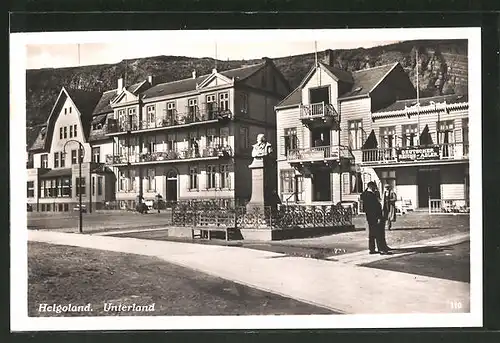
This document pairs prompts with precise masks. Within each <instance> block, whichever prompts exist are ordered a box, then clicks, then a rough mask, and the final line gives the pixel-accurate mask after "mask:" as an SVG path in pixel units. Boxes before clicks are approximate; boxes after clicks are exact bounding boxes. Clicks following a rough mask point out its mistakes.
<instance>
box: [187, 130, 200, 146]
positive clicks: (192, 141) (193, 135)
mask: <svg viewBox="0 0 500 343" xmlns="http://www.w3.org/2000/svg"><path fill="white" fill-rule="evenodd" d="M188 146H189V149H198V148H199V145H198V131H196V130H193V131H189V145H188Z"/></svg>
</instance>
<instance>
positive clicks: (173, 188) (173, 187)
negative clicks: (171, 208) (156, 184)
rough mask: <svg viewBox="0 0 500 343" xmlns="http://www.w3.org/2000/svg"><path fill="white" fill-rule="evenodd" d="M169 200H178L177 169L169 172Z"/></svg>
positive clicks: (167, 196) (167, 195)
mask: <svg viewBox="0 0 500 343" xmlns="http://www.w3.org/2000/svg"><path fill="white" fill-rule="evenodd" d="M165 198H166V200H167V202H175V201H177V172H176V171H175V170H170V171H169V172H168V173H167V194H166V197H165Z"/></svg>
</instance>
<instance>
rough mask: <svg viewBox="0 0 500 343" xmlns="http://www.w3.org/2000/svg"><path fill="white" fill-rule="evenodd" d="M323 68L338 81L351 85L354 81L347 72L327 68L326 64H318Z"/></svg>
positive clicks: (331, 67) (330, 67)
mask: <svg viewBox="0 0 500 343" xmlns="http://www.w3.org/2000/svg"><path fill="white" fill-rule="evenodd" d="M319 63H320V64H321V65H322V66H323V67H325V68H326V69H327V70H328V71H329V72H330V73H332V74H333V75H335V76H336V77H337V79H338V80H339V81H342V82H345V83H353V82H354V80H353V78H352V74H351V73H350V72H348V71H347V70H342V69H340V68H337V67H333V66H329V65H328V64H324V63H323V62H319Z"/></svg>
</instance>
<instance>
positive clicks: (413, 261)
mask: <svg viewBox="0 0 500 343" xmlns="http://www.w3.org/2000/svg"><path fill="white" fill-rule="evenodd" d="M364 266H366V267H371V268H378V269H383V270H392V271H396V272H403V273H410V274H416V275H424V276H430V277H435V278H441V279H447V280H455V281H461V282H470V246H469V242H465V243H461V244H456V245H453V246H448V247H444V248H441V249H437V251H435V252H428V253H425V252H424V253H415V254H411V255H406V256H402V257H395V258H391V259H386V260H383V261H377V262H373V263H368V264H365V265H364Z"/></svg>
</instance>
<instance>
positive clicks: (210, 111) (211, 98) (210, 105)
mask: <svg viewBox="0 0 500 343" xmlns="http://www.w3.org/2000/svg"><path fill="white" fill-rule="evenodd" d="M206 101H207V115H208V119H214V116H215V112H217V102H216V100H215V95H214V94H211V95H207V97H206Z"/></svg>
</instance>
